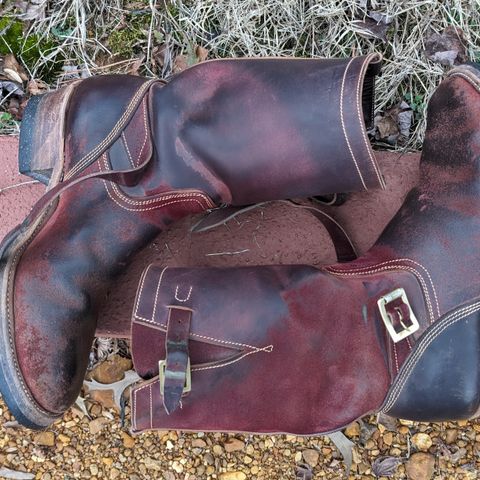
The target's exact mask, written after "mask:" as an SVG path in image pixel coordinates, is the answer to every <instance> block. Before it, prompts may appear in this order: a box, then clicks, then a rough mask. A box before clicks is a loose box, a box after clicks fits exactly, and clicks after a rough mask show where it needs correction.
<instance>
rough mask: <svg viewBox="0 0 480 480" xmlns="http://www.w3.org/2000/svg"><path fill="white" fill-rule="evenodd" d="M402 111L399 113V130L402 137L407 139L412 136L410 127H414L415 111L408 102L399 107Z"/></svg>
mask: <svg viewBox="0 0 480 480" xmlns="http://www.w3.org/2000/svg"><path fill="white" fill-rule="evenodd" d="M399 108H400V111H399V112H398V115H397V117H398V129H399V130H400V135H403V136H404V137H405V138H407V137H408V136H409V135H410V127H411V126H412V120H413V110H412V109H411V108H410V105H408V103H407V102H403V101H402V102H401V103H400V105H399Z"/></svg>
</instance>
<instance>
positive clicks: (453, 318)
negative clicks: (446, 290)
mask: <svg viewBox="0 0 480 480" xmlns="http://www.w3.org/2000/svg"><path fill="white" fill-rule="evenodd" d="M479 309H480V303H477V304H474V305H471V306H470V307H468V308H464V309H461V310H459V311H457V312H455V313H453V314H452V315H450V316H447V317H445V319H444V320H443V321H442V322H439V323H437V324H436V325H435V326H434V327H433V328H432V330H431V332H429V333H428V334H427V335H426V336H425V338H424V339H423V340H422V342H421V344H420V345H419V347H418V349H417V350H416V351H415V352H414V354H413V355H412V357H411V359H409V360H408V363H407V366H406V367H405V370H404V372H403V373H402V375H401V376H400V378H399V380H398V382H397V385H400V384H402V386H401V388H403V384H404V383H405V381H406V379H407V377H408V376H409V375H410V374H411V370H412V369H413V368H414V367H415V366H416V365H417V363H418V361H419V359H420V357H421V355H422V354H423V353H424V352H425V350H426V349H427V347H428V346H429V345H430V344H431V342H432V341H433V340H435V338H437V337H438V335H440V334H441V333H442V332H443V331H444V330H445V329H446V328H447V327H449V326H450V325H452V324H453V323H456V322H457V321H459V320H461V319H462V318H465V317H466V316H468V315H470V314H471V313H475V311H476V310H479ZM399 388H400V387H397V388H395V390H396V391H398V390H399ZM397 398H398V397H397Z"/></svg>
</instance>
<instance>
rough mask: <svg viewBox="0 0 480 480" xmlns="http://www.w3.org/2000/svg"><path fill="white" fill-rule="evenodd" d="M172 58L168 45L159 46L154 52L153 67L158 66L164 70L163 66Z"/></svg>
mask: <svg viewBox="0 0 480 480" xmlns="http://www.w3.org/2000/svg"><path fill="white" fill-rule="evenodd" d="M169 58H170V51H169V50H168V46H167V44H166V43H162V44H160V45H157V46H155V47H154V48H153V50H152V63H153V66H158V67H159V68H163V66H164V65H165V64H166V63H168V61H167V59H169Z"/></svg>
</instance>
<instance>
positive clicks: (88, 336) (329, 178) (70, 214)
mask: <svg viewBox="0 0 480 480" xmlns="http://www.w3.org/2000/svg"><path fill="white" fill-rule="evenodd" d="M378 60H379V58H378V56H377V55H372V56H368V57H359V58H356V59H352V60H348V59H347V60H331V61H330V60H329V61H326V60H311V61H308V62H303V61H297V60H295V61H293V60H288V59H284V60H280V59H279V60H273V61H271V60H263V59H258V60H245V61H238V62H237V61H235V62H233V61H232V62H230V61H225V62H223V61H222V62H208V63H205V64H202V65H199V66H198V67H194V68H192V69H189V70H187V71H185V72H183V73H182V74H181V75H179V76H178V77H176V78H175V79H174V80H172V82H171V83H170V84H168V85H167V86H163V84H161V82H155V81H154V82H150V83H149V82H147V80H145V79H142V78H139V77H128V76H105V77H101V78H95V77H94V78H91V79H87V80H84V81H82V82H79V83H78V84H76V85H75V87H74V88H73V89H72V92H71V95H70V96H69V101H68V105H67V107H66V115H65V125H64V126H63V128H64V136H65V138H64V140H65V143H64V149H63V156H64V165H63V171H60V173H61V178H60V181H61V180H63V181H64V182H67V181H71V180H72V179H73V180H74V181H75V182H76V181H77V180H79V179H81V178H87V177H88V176H89V175H95V174H98V173H99V172H105V174H108V173H109V172H111V171H115V172H119V173H118V175H117V178H119V179H120V178H122V179H123V180H122V182H123V183H125V184H127V183H128V185H129V186H119V185H117V184H116V183H114V182H110V181H108V180H101V179H99V178H96V179H87V180H84V181H81V182H78V183H75V182H73V183H72V186H71V187H69V188H68V189H67V190H65V191H62V193H61V195H60V198H59V199H58V200H57V201H55V202H53V203H51V205H47V206H46V205H45V204H46V203H48V202H49V201H50V199H51V197H50V196H52V197H53V193H50V194H47V197H44V198H43V200H42V199H41V200H40V201H39V204H37V205H36V206H35V207H34V209H33V211H32V213H31V215H30V217H29V218H28V220H27V221H26V222H25V223H24V226H23V231H22V239H21V240H18V242H20V241H22V242H23V239H24V237H25V236H28V241H26V242H25V243H24V244H22V245H18V248H17V249H16V253H15V256H14V258H13V262H12V263H11V264H9V266H8V269H9V271H8V272H6V277H7V280H6V290H7V293H6V299H5V304H7V311H6V315H5V317H6V319H4V321H8V322H9V327H10V332H11V344H12V345H14V348H13V347H12V348H13V349H12V357H13V358H14V361H13V363H14V365H9V368H10V369H11V370H12V371H15V372H18V374H17V373H15V375H17V377H18V378H19V381H21V382H22V387H23V389H24V390H25V391H26V392H28V397H29V402H31V404H32V405H33V406H34V407H35V408H37V405H38V407H39V408H38V410H41V409H43V410H44V411H45V412H47V413H48V412H50V413H51V414H54V415H61V414H62V413H63V412H64V411H65V409H66V408H68V406H70V405H71V404H72V403H73V402H74V401H75V399H76V397H77V395H78V393H79V391H80V388H81V385H82V382H83V377H84V374H85V370H86V366H87V362H88V357H89V350H90V347H91V342H92V340H93V335H94V331H95V327H96V317H97V311H98V308H99V306H100V305H101V304H102V302H103V301H104V294H105V291H106V289H107V288H108V286H109V285H110V284H111V282H112V279H113V278H114V277H115V276H117V275H118V274H119V273H120V272H121V271H122V270H123V269H124V268H125V266H126V264H127V263H128V261H129V259H130V258H131V256H132V255H133V254H134V253H135V252H137V251H139V250H140V249H142V248H143V247H144V246H145V245H147V244H148V243H149V242H150V241H151V239H152V238H153V237H154V236H155V235H156V234H158V233H159V231H161V230H163V229H165V228H167V227H168V226H169V225H170V224H171V223H172V222H174V221H176V220H178V219H180V218H182V217H184V216H186V215H189V214H192V213H198V212H201V211H204V210H207V209H210V208H212V207H215V206H218V205H219V204H220V203H235V204H241V203H245V202H246V203H251V202H252V201H259V200H270V199H276V198H285V197H289V196H302V195H314V194H322V193H329V192H331V191H337V190H355V189H362V188H367V187H374V186H378V185H381V184H382V179H381V176H380V173H379V172H378V170H377V167H376V164H375V162H374V160H372V153H371V150H370V147H369V145H368V143H366V140H365V139H366V137H365V128H364V125H363V123H364V119H363V118H362V112H361V109H360V107H359V105H360V104H361V101H362V98H361V97H362V82H363V78H364V74H365V72H366V69H367V68H368V65H369V64H370V63H372V62H373V63H378ZM282 72H283V73H282ZM287 74H288V75H287ZM299 83H300V84H302V85H304V88H303V89H301V90H299V89H298V88H297V87H298V84H299ZM139 92H141V95H140V94H139ZM334 92H335V93H334ZM340 92H341V94H340ZM327 93H328V94H327ZM312 98H315V99H316V101H315V102H312ZM332 98H335V106H331V103H330V101H331V99H332ZM359 99H360V100H359ZM239 100H241V102H239ZM247 100H248V101H247ZM340 100H341V101H342V105H341V107H342V108H341V113H342V115H341V121H340V120H339V118H340V117H339V113H338V108H339V105H340V103H339V102H340ZM312 105H314V107H312ZM270 107H271V108H270ZM330 112H331V113H332V115H335V124H336V125H337V127H338V126H340V124H339V122H340V123H342V122H343V125H344V128H340V129H336V130H335V131H329V130H328V131H324V130H325V128H327V127H328V123H326V122H325V118H326V116H327V114H330ZM48 113H49V114H50V112H48ZM53 113H55V112H53ZM48 116H50V115H48ZM367 116H368V115H367ZM122 119H123V120H124V121H123V120H122ZM122 122H123V123H122ZM253 140H255V141H253ZM333 154H335V155H333ZM333 159H335V164H334V162H333ZM356 162H357V163H356ZM357 169H358V170H359V171H360V174H359V172H358V171H357ZM124 170H135V171H137V172H140V171H141V173H142V175H141V177H140V178H136V179H135V182H133V183H131V182H127V177H124V176H123V174H122V173H120V172H121V171H124ZM267 172H268V175H265V174H266V173H267ZM296 172H298V175H297V176H296V177H295V176H293V175H294V174H295V173H296ZM102 175H103V174H102ZM360 176H361V178H362V181H360ZM128 178H130V177H128ZM60 185H61V184H60ZM51 188H52V190H51V192H56V190H55V186H54V185H51ZM58 188H60V189H61V188H62V187H58ZM48 195H50V196H48ZM212 199H213V200H212ZM36 223H38V226H37V227H36V228H35V229H34V230H33V226H34V225H35V224H36ZM42 422H45V420H44V419H43V420H42ZM32 423H34V424H35V419H32Z"/></svg>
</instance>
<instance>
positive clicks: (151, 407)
mask: <svg viewBox="0 0 480 480" xmlns="http://www.w3.org/2000/svg"><path fill="white" fill-rule="evenodd" d="M149 395H150V428H153V401H152V384H150V393H149Z"/></svg>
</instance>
